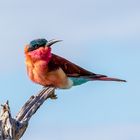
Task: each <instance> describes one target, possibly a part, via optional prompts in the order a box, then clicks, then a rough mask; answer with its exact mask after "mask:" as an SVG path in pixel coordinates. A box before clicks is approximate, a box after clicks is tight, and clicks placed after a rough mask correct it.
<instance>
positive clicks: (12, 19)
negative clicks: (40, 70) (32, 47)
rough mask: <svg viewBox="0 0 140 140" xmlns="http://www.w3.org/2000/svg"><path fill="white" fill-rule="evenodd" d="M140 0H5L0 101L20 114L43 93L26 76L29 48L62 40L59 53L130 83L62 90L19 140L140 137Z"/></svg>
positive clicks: (1, 4) (0, 11)
mask: <svg viewBox="0 0 140 140" xmlns="http://www.w3.org/2000/svg"><path fill="white" fill-rule="evenodd" d="M139 6H140V1H139V0H77V1H75V0H70V1H66V0H65V1H64V0H59V1H55V0H51V1H47V0H30V1H29V0H24V1H19V0H12V1H9V0H1V1H0V40H1V42H0V54H1V55H0V66H1V67H0V78H1V79H0V85H1V86H0V88H1V89H0V90H1V93H0V103H4V102H5V101H6V100H7V99H9V101H10V106H11V110H12V114H13V115H16V113H17V112H18V110H19V109H20V108H21V106H22V105H23V104H24V103H25V101H26V100H27V99H28V98H29V97H30V96H31V95H33V94H35V93H37V91H39V90H40V89H41V86H39V85H35V84H33V83H32V82H31V81H30V80H29V79H28V77H27V75H26V69H25V64H24V53H23V50H24V45H25V44H27V43H29V42H30V41H31V40H33V39H36V38H42V37H43V38H46V39H48V40H49V39H53V38H55V39H62V40H63V42H61V43H58V44H57V45H55V46H54V47H53V52H54V53H57V54H59V55H61V56H63V57H65V58H67V59H69V60H71V61H73V62H75V63H77V64H78V65H80V66H83V67H84V68H87V69H89V70H91V71H93V72H96V73H101V74H105V75H109V76H112V77H118V78H122V79H126V80H127V81H128V82H127V83H115V82H89V83H86V84H85V85H82V86H79V87H75V88H72V89H70V90H57V91H56V93H57V94H58V100H56V101H51V100H48V101H47V102H45V104H44V105H43V106H42V107H41V108H40V109H39V111H38V112H37V113H36V114H35V116H34V117H33V118H32V119H31V121H30V125H29V128H28V130H27V131H26V133H25V135H24V136H23V138H22V140H39V139H42V140H45V139H48V140H139V139H140V85H139V84H140V76H139V72H140V62H139V60H140V8H139Z"/></svg>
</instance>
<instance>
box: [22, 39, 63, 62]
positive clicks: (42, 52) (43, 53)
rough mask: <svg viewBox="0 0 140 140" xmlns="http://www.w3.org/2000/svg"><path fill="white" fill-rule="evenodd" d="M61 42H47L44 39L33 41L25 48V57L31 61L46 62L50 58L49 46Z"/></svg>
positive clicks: (53, 40)
mask: <svg viewBox="0 0 140 140" xmlns="http://www.w3.org/2000/svg"><path fill="white" fill-rule="evenodd" d="M60 41H61V40H55V39H52V40H50V41H47V40H46V39H35V40H32V41H31V42H30V43H29V44H28V45H26V47H25V50H24V51H25V55H26V57H27V56H30V57H31V58H32V59H33V60H42V59H45V60H47V61H49V60H50V58H51V46H52V45H53V44H55V43H57V42H60Z"/></svg>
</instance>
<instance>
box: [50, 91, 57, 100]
mask: <svg viewBox="0 0 140 140" xmlns="http://www.w3.org/2000/svg"><path fill="white" fill-rule="evenodd" d="M49 98H51V99H52V100H56V99H57V95H56V94H55V91H54V92H53V93H52V94H51V95H50V96H49Z"/></svg>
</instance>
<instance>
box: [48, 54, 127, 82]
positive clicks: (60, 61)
mask: <svg viewBox="0 0 140 140" xmlns="http://www.w3.org/2000/svg"><path fill="white" fill-rule="evenodd" d="M59 68H61V69H62V70H63V71H64V72H65V74H66V75H67V76H68V77H75V78H78V77H83V78H87V79H90V80H101V81H119V82H126V81H125V80H122V79H118V78H111V77H108V76H106V75H102V74H96V73H93V72H90V71H87V70H86V69H83V68H81V67H80V66H78V65H76V64H74V63H72V62H70V61H68V60H67V59H65V58H63V57H60V56H58V55H56V54H52V58H51V60H50V62H49V64H48V69H49V70H50V71H52V70H56V69H59Z"/></svg>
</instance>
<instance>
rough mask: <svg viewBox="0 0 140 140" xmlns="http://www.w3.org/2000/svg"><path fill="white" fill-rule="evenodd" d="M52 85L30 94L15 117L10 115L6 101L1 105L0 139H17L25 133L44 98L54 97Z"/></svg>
mask: <svg viewBox="0 0 140 140" xmlns="http://www.w3.org/2000/svg"><path fill="white" fill-rule="evenodd" d="M54 91H55V88H54V87H46V88H43V89H42V90H41V91H40V92H39V93H38V94H37V95H35V96H31V97H30V99H29V100H28V101H27V102H26V103H25V104H24V105H23V107H22V108H21V110H20V111H19V113H18V114H17V116H16V118H13V117H12V115H11V111H10V107H9V103H8V101H7V102H6V103H5V104H4V105H2V109H1V114H0V140H19V139H20V138H21V137H22V136H23V134H24V133H25V131H26V129H27V127H28V124H29V120H30V119H31V117H32V116H33V115H34V114H35V112H36V111H37V110H38V109H39V107H40V106H41V105H42V104H43V103H44V102H45V100H46V99H48V98H52V99H56V95H55V94H54Z"/></svg>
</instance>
